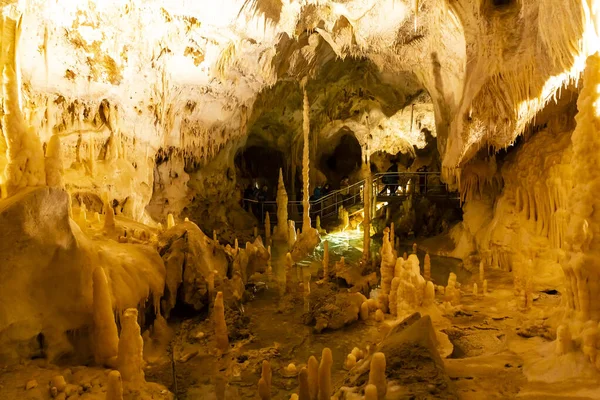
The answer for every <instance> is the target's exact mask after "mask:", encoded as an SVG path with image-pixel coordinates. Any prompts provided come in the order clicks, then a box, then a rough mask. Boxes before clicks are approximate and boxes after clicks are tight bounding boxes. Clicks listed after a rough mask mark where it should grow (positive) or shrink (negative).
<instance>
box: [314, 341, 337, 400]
mask: <svg viewBox="0 0 600 400" xmlns="http://www.w3.org/2000/svg"><path fill="white" fill-rule="evenodd" d="M332 365H333V356H332V354H331V350H330V349H329V348H328V347H325V348H324V349H323V352H322V353H321V363H320V364H319V397H318V400H330V398H331V391H332V387H331V366H332Z"/></svg>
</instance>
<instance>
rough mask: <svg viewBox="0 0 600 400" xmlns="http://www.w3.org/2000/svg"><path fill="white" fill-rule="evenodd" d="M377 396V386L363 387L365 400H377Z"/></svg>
mask: <svg viewBox="0 0 600 400" xmlns="http://www.w3.org/2000/svg"><path fill="white" fill-rule="evenodd" d="M378 399H379V395H378V394H377V386H375V385H373V384H368V385H367V386H366V387H365V400H378Z"/></svg>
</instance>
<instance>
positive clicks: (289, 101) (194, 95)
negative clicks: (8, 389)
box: [0, 0, 599, 183]
mask: <svg viewBox="0 0 600 400" xmlns="http://www.w3.org/2000/svg"><path fill="white" fill-rule="evenodd" d="M0 4H1V5H2V6H3V7H4V13H5V14H8V15H11V16H13V17H22V22H21V26H22V34H21V40H20V47H19V53H18V54H19V61H20V66H21V71H22V87H23V91H24V100H23V108H24V110H25V114H26V116H27V118H28V119H29V122H30V124H31V125H32V126H33V127H34V128H38V129H39V131H40V132H41V133H40V136H41V137H42V140H46V139H47V136H48V135H50V132H52V131H57V130H58V131H61V133H62V134H63V135H64V136H65V137H68V136H69V134H70V133H72V132H85V131H86V130H92V129H96V130H98V129H102V126H103V125H106V126H108V125H110V124H109V123H108V122H107V121H109V120H111V118H113V117H115V118H113V120H116V122H114V123H115V124H118V128H119V130H120V131H121V132H122V133H123V134H124V135H125V136H129V137H135V140H136V141H137V142H138V143H145V144H146V145H147V146H148V147H149V148H151V149H154V150H158V149H159V148H161V147H162V148H164V147H170V148H176V149H179V150H180V151H182V152H183V153H185V154H186V155H188V156H190V157H195V158H200V159H202V158H204V159H210V157H213V156H214V155H215V154H216V153H217V152H218V151H219V149H221V148H222V147H223V146H225V145H226V144H228V143H229V142H232V141H239V140H243V139H244V138H245V137H246V136H248V135H249V134H253V133H255V134H257V135H263V136H265V138H266V139H268V138H267V137H268V136H272V138H271V139H268V140H275V141H277V140H279V142H280V143H279V144H278V146H282V147H285V146H289V145H290V141H293V140H294V139H293V138H294V137H295V135H296V134H297V133H298V131H299V130H300V129H301V128H300V127H301V124H300V123H299V121H300V118H301V107H300V104H301V99H302V97H301V96H302V92H301V86H302V85H305V87H306V89H307V91H308V96H309V100H310V102H311V127H312V129H313V131H317V132H319V134H320V135H321V136H323V137H328V136H330V135H333V134H334V133H335V132H338V131H339V130H340V129H341V128H344V127H346V128H348V129H350V130H352V131H353V132H355V133H358V134H357V137H359V136H360V137H361V138H362V139H360V138H359V140H360V141H361V144H366V142H367V139H368V140H369V141H371V143H370V148H371V150H372V151H376V150H378V149H383V148H386V146H388V147H390V146H391V147H394V146H396V147H398V146H400V147H401V146H402V145H400V144H398V143H409V144H411V145H412V144H416V145H419V144H422V138H420V137H419V136H418V133H419V132H418V129H417V134H415V133H414V126H413V125H414V123H415V122H414V120H413V117H414V108H415V107H418V110H417V111H418V114H419V118H420V120H419V121H418V124H417V126H421V127H431V129H430V130H432V131H434V132H435V133H436V134H437V136H438V138H439V140H438V147H439V149H440V152H441V154H442V156H443V167H444V177H445V179H446V180H447V181H449V182H450V183H452V181H453V180H454V179H455V175H456V172H455V171H456V170H457V169H458V168H459V167H460V166H461V165H463V164H465V163H466V162H467V161H468V160H469V159H470V158H472V157H473V156H474V155H475V154H476V153H477V151H478V150H479V149H480V148H482V147H490V148H494V149H501V148H503V147H506V146H509V145H510V144H511V143H513V142H514V140H515V139H516V137H517V136H518V135H520V134H521V133H523V131H524V130H525V129H526V127H527V126H528V125H529V124H530V123H531V121H532V120H533V118H534V117H535V115H536V114H537V113H538V112H539V111H540V110H541V109H543V108H544V107H545V105H546V104H547V103H548V102H549V101H551V100H553V99H554V98H555V97H556V96H557V95H558V94H560V90H561V88H562V87H564V86H565V85H568V84H571V83H573V82H576V81H577V79H578V77H579V75H580V73H581V71H582V69H583V65H584V63H583V61H584V60H585V58H586V57H587V55H588V54H590V53H591V52H593V51H595V50H597V48H598V42H599V41H598V37H597V33H596V30H595V29H596V28H595V25H594V24H595V19H594V18H595V15H594V12H595V11H594V10H592V11H590V6H589V4H588V2H587V1H586V0H510V1H496V0H453V1H448V0H422V1H412V2H408V1H403V0H345V1H341V0H340V1H331V0H328V1H324V0H320V1H316V0H308V1H302V2H300V1H289V0H223V1H220V2H219V4H218V6H215V3H214V1H212V0H182V1H169V0H129V1H120V0H86V1H75V0H69V1H56V2H54V1H51V2H48V1H46V0H22V1H19V2H6V1H0ZM557 27H560V29H557ZM101 104H104V106H102V107H101ZM413 104H414V106H413ZM409 106H410V107H409ZM103 107H104V109H103ZM106 107H108V108H109V109H110V110H111V112H110V113H112V117H111V116H108V115H107V113H106ZM409 108H410V109H412V111H413V113H412V114H413V117H408V118H407V117H406V115H408V114H410V112H409V110H408V109H409ZM40 109H41V110H42V111H44V112H42V111H40ZM103 115H104V116H103ZM365 115H366V116H369V117H370V118H368V121H367V119H365ZM407 121H409V122H407ZM109 127H110V126H109ZM282 133H285V135H283V136H284V138H283V139H278V138H276V137H275V136H276V135H278V134H282ZM286 135H287V136H286ZM411 135H413V136H414V137H413V136H411ZM381 138H384V139H381ZM394 138H395V139H397V143H396V142H394ZM394 143H396V144H394Z"/></svg>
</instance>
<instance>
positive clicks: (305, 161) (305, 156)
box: [302, 88, 311, 232]
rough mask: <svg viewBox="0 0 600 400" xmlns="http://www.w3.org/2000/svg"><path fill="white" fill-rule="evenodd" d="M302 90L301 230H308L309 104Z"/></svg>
mask: <svg viewBox="0 0 600 400" xmlns="http://www.w3.org/2000/svg"><path fill="white" fill-rule="evenodd" d="M303 92H304V102H303V113H302V116H303V119H302V131H303V133H304V148H303V151H302V183H303V187H304V193H303V197H302V207H303V208H304V213H303V214H302V232H308V230H309V229H310V228H311V225H310V202H309V196H310V182H309V174H310V160H309V152H310V142H309V140H310V104H309V103H308V94H307V93H306V88H303Z"/></svg>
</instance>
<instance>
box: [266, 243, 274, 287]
mask: <svg viewBox="0 0 600 400" xmlns="http://www.w3.org/2000/svg"><path fill="white" fill-rule="evenodd" d="M267 252H268V253H269V259H268V260H267V281H269V282H271V281H272V280H273V267H272V266H271V257H272V256H271V246H267Z"/></svg>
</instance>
